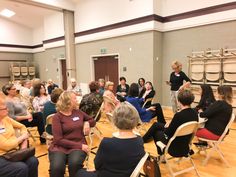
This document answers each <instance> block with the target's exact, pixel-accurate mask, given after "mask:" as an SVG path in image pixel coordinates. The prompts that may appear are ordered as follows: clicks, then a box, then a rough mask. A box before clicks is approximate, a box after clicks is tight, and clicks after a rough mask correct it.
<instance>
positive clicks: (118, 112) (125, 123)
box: [113, 102, 140, 130]
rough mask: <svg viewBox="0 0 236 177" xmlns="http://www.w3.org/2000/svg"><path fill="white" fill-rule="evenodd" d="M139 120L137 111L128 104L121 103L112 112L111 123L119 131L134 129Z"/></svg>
mask: <svg viewBox="0 0 236 177" xmlns="http://www.w3.org/2000/svg"><path fill="white" fill-rule="evenodd" d="M139 120H140V117H139V114H138V111H137V110H136V109H135V107H133V106H132V105H131V104H130V103H128V102H122V103H121V104H120V106H118V107H116V108H115V110H114V112H113V123H114V125H115V126H116V127H117V128H119V129H120V130H132V129H134V128H135V127H136V126H137V125H138V122H139Z"/></svg>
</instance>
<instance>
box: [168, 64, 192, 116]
mask: <svg viewBox="0 0 236 177" xmlns="http://www.w3.org/2000/svg"><path fill="white" fill-rule="evenodd" d="M171 68H172V70H173V72H172V73H171V74H170V80H169V81H166V83H167V84H168V85H170V86H171V88H170V90H171V104H172V110H173V112H174V113H176V112H177V111H178V104H177V95H178V92H179V91H180V90H183V89H184V88H185V87H189V86H190V82H191V80H190V79H189V78H188V76H186V74H185V73H184V72H183V71H182V64H181V63H180V62H179V61H173V62H172V64H171ZM184 81H186V82H185V83H184Z"/></svg>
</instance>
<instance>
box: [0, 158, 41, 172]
mask: <svg viewBox="0 0 236 177" xmlns="http://www.w3.org/2000/svg"><path fill="white" fill-rule="evenodd" d="M28 174H30V175H31V176H32V177H36V176H38V160H37V158H36V157H31V158H29V159H27V160H26V161H25V162H10V161H8V160H6V159H4V158H3V157H0V176H5V177H11V176H16V177H26V176H28Z"/></svg>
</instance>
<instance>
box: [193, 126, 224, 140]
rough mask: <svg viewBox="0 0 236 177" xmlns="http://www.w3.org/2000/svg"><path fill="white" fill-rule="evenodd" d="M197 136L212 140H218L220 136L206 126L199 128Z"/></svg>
mask: <svg viewBox="0 0 236 177" xmlns="http://www.w3.org/2000/svg"><path fill="white" fill-rule="evenodd" d="M196 136H197V137H199V138H205V139H210V140H218V139H219V138H220V136H218V135H215V134H214V133H212V132H210V131H209V130H207V129H206V128H201V129H198V131H197V133H196Z"/></svg>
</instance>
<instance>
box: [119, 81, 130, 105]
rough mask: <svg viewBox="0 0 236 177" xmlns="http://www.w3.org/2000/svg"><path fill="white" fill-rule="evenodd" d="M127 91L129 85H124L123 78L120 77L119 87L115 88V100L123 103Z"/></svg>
mask: <svg viewBox="0 0 236 177" xmlns="http://www.w3.org/2000/svg"><path fill="white" fill-rule="evenodd" d="M128 91H129V85H128V84H126V79H125V77H120V85H118V86H117V88H116V95H117V99H118V100H120V101H125V98H124V97H126V96H127V94H128Z"/></svg>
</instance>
